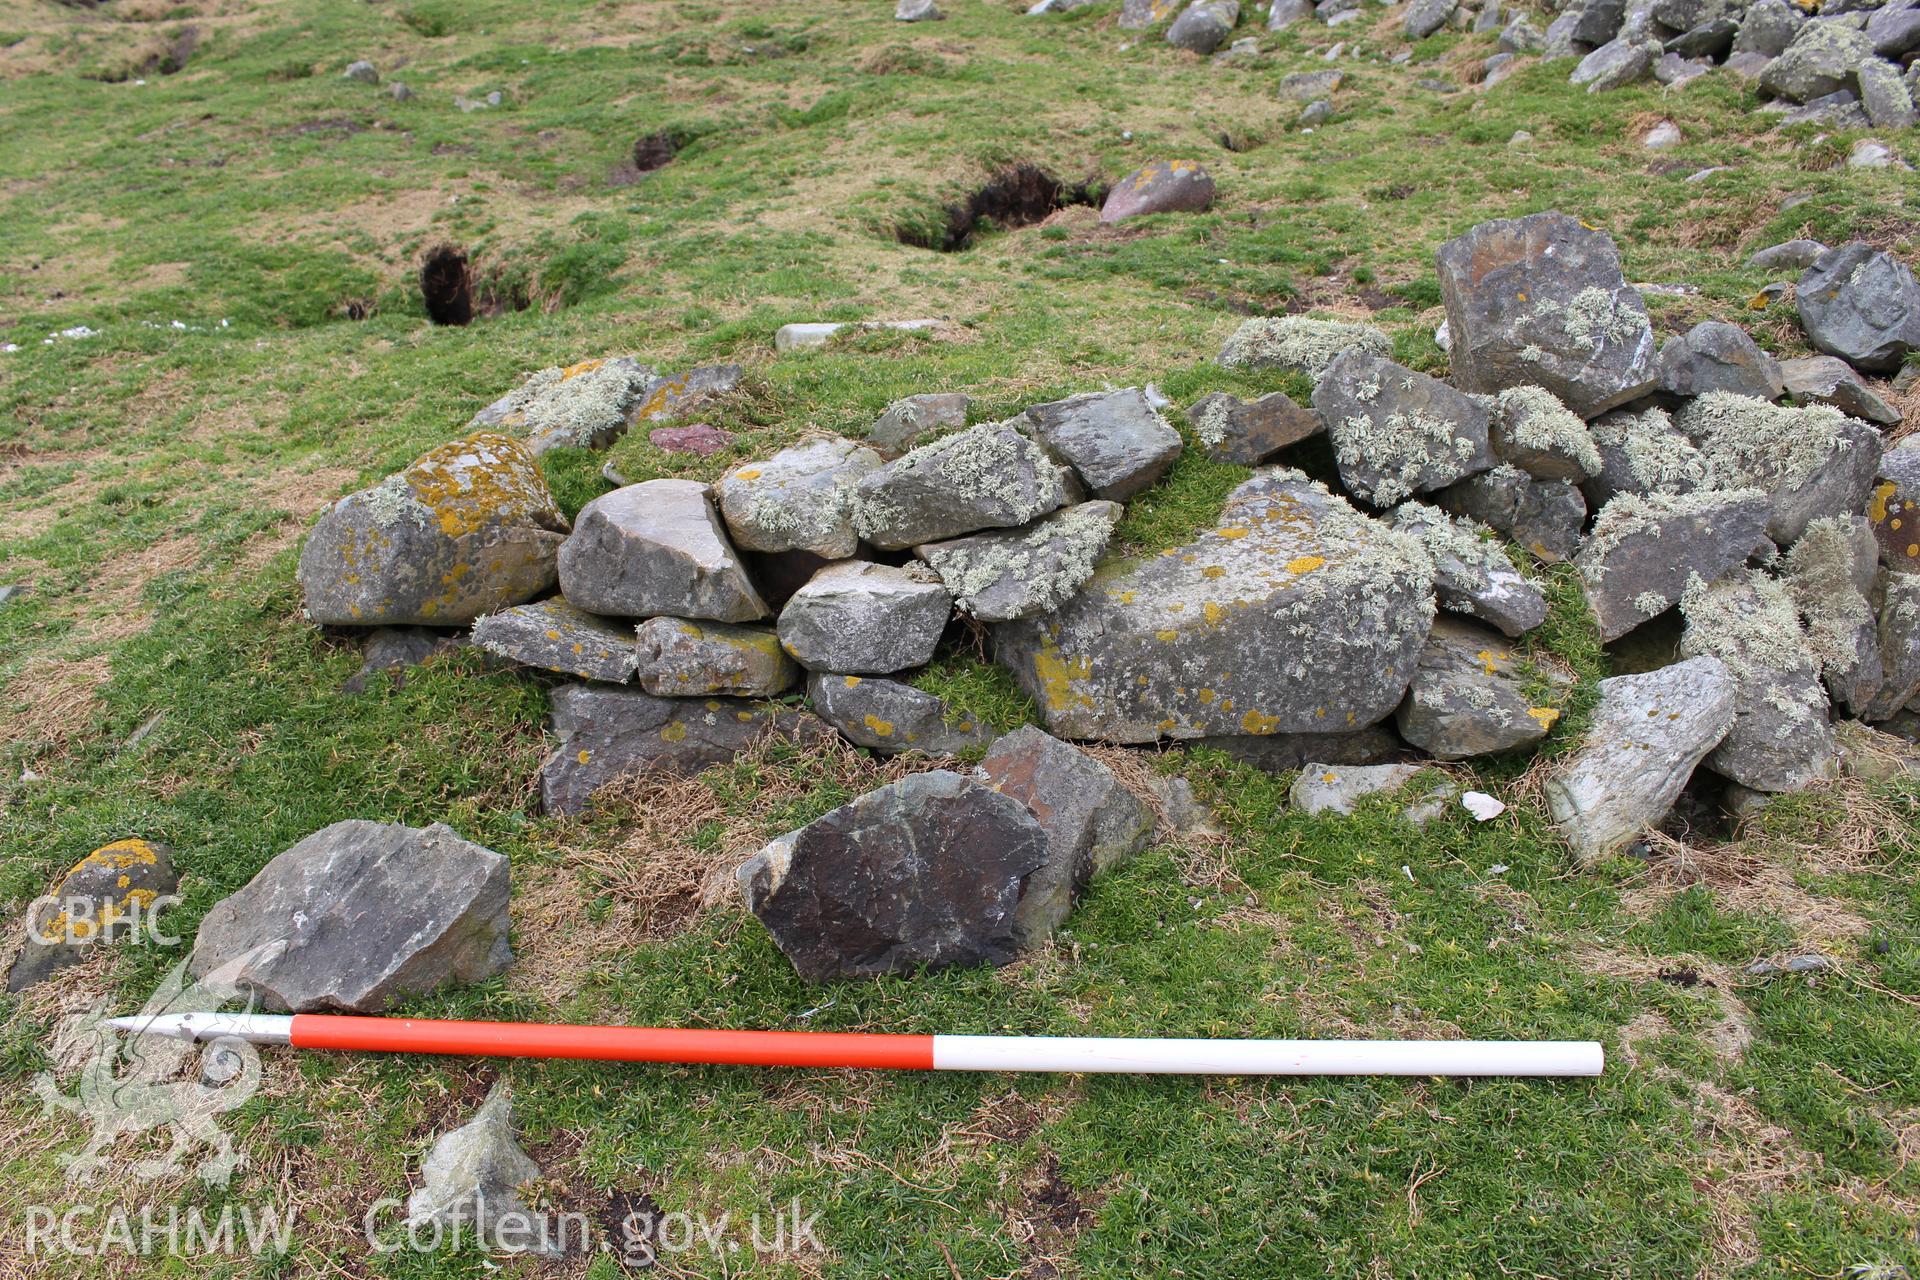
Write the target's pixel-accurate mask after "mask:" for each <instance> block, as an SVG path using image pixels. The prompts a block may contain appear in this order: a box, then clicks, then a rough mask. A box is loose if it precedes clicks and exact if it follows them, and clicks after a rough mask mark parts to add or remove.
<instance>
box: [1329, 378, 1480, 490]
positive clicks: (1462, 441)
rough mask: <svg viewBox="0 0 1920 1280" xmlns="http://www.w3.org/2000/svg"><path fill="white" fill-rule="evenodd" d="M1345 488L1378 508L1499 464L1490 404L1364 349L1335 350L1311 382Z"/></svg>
mask: <svg viewBox="0 0 1920 1280" xmlns="http://www.w3.org/2000/svg"><path fill="white" fill-rule="evenodd" d="M1313 407H1314V410H1315V411H1316V412H1317V413H1319V415H1320V417H1321V418H1322V419H1323V420H1324V421H1325V422H1326V424H1327V435H1328V436H1329V437H1330V438H1331V439H1332V441H1333V450H1334V461H1335V462H1336V463H1337V465H1338V466H1339V468H1340V480H1341V482H1342V483H1343V484H1344V485H1345V486H1346V488H1347V491H1348V492H1350V493H1352V494H1354V495H1355V496H1356V497H1358V498H1360V499H1361V500H1362V501H1364V502H1369V503H1372V504H1373V505H1374V506H1377V507H1390V506H1392V505H1394V504H1395V503H1397V502H1399V501H1401V500H1402V499H1404V498H1408V497H1411V496H1412V495H1414V494H1416V493H1427V492H1429V491H1431V490H1434V489H1439V488H1443V487H1444V486H1446V485H1449V484H1452V483H1453V482H1454V481H1456V480H1459V479H1462V478H1463V477H1466V476H1470V475H1472V474H1474V473H1475V472H1478V471H1485V470H1487V469H1489V468H1490V467H1492V466H1493V465H1494V457H1493V451H1492V448H1491V447H1490V445H1489V443H1488V438H1487V411H1486V410H1485V409H1484V408H1483V407H1481V406H1480V405H1479V404H1477V403H1475V402H1474V401H1473V400H1471V399H1469V398H1468V397H1466V396H1464V395H1462V394H1460V393H1459V392H1458V391H1455V390H1454V389H1453V388H1452V387H1450V386H1448V385H1447V384H1446V383H1444V382H1441V381H1439V380H1438V379H1435V378H1429V377H1428V376H1427V375H1426V374H1424V373H1415V372H1414V371H1413V370H1411V369H1408V368H1406V367H1405V366H1403V365H1398V364H1395V363H1394V362H1393V361H1391V360H1388V359H1385V358H1383V357H1380V356H1376V355H1371V354H1369V353H1367V352H1365V351H1352V350H1350V351H1346V352H1343V353H1342V354H1341V355H1339V356H1338V357H1336V358H1335V359H1334V361H1333V363H1332V364H1330V365H1328V366H1327V371H1326V373H1325V374H1324V375H1322V376H1321V378H1320V381H1319V383H1318V384H1317V385H1316V386H1315V387H1314V389H1313Z"/></svg>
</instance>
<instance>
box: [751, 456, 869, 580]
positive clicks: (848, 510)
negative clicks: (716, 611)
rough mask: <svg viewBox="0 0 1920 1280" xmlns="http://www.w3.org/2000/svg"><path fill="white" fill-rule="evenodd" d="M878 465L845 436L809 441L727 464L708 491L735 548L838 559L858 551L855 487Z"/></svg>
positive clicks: (858, 536)
mask: <svg viewBox="0 0 1920 1280" xmlns="http://www.w3.org/2000/svg"><path fill="white" fill-rule="evenodd" d="M881 465H882V463H881V459H880V455H879V454H878V453H875V452H874V451H873V450H872V449H869V448H867V447H866V446H865V445H859V444H855V443H854V442H853V441H851V440H838V439H818V440H808V441H805V442H804V443H801V444H797V445H794V446H793V447H792V448H790V449H782V450H781V451H780V452H778V453H776V454H774V455H773V456H772V457H771V458H768V459H767V460H766V461H764V462H749V463H744V464H742V465H740V466H737V467H735V468H733V469H732V470H731V471H728V472H727V473H726V474H725V475H723V476H721V477H720V478H719V479H718V480H716V481H714V484H713V497H714V500H715V501H716V502H718V503H719V504H720V515H721V517H722V518H723V519H725V520H726V522H727V532H728V533H730V534H732V535H733V545H734V546H736V547H740V548H742V549H744V550H747V551H805V552H809V553H810V554H812V555H816V556H822V557H824V558H826V559H828V560H844V559H846V558H847V557H848V556H850V555H852V554H853V553H854V552H856V551H858V550H859V549H860V535H859V534H857V533H855V532H854V531H853V486H854V485H856V484H858V483H859V481H860V479H861V477H863V476H865V475H867V474H868V473H870V472H873V471H878V470H879V469H880V467H881Z"/></svg>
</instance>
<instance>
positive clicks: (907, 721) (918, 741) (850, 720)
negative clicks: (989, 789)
mask: <svg viewBox="0 0 1920 1280" xmlns="http://www.w3.org/2000/svg"><path fill="white" fill-rule="evenodd" d="M807 702H808V704H809V705H810V706H812V708H813V710H814V712H815V714H817V715H818V716H819V717H820V718H821V719H822V720H825V721H826V722H827V723H828V724H830V725H832V726H833V727H834V728H835V729H837V730H839V732H840V736H841V737H843V738H845V739H846V740H847V741H848V742H851V743H853V744H854V745H855V746H856V747H865V748H867V749H868V750H869V751H876V752H878V753H880V754H881V755H883V756H893V755H900V754H901V753H903V752H907V751H919V752H922V753H923V754H925V755H930V756H952V755H959V754H960V753H961V752H962V751H966V750H969V749H971V748H973V747H984V746H986V745H987V743H989V742H991V741H992V740H993V730H992V729H990V728H989V727H987V726H986V725H983V724H980V723H978V722H977V721H974V720H971V719H969V718H967V717H965V716H956V715H954V714H953V712H952V710H951V709H950V708H949V707H948V706H947V704H946V703H945V702H943V701H942V700H941V699H939V698H938V697H935V696H934V695H933V694H931V693H928V692H926V691H925V690H924V689H916V688H914V687H913V686H912V685H910V684H904V683H902V682H901V681H898V680H887V679H883V678H881V677H879V676H836V675H827V674H825V673H821V672H816V673H815V674H813V675H811V676H809V677H807Z"/></svg>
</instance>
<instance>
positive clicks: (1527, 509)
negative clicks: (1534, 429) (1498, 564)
mask: <svg viewBox="0 0 1920 1280" xmlns="http://www.w3.org/2000/svg"><path fill="white" fill-rule="evenodd" d="M1433 500H1434V502H1435V503H1436V504H1437V505H1439V506H1440V507H1443V508H1445V509H1446V510H1447V511H1450V512H1452V513H1453V514H1454V515H1456V516H1462V517H1464V518H1466V519H1468V520H1474V521H1478V522H1479V523H1481V524H1484V525H1486V526H1487V527H1489V528H1491V529H1493V530H1494V531H1495V532H1498V533H1502V534H1505V535H1506V536H1507V537H1509V538H1511V539H1513V540H1514V541H1515V542H1517V543H1519V544H1520V545H1521V546H1523V547H1525V548H1526V549H1527V550H1528V551H1530V552H1532V553H1533V554H1534V555H1535V556H1536V557H1538V558H1539V559H1541V560H1548V561H1561V560H1571V559H1573V555H1574V552H1576V551H1578V550H1579V548H1580V535H1581V530H1582V529H1583V528H1585V526H1586V523H1587V503H1586V499H1585V498H1583V497H1581V495H1580V490H1578V489H1576V488H1574V487H1573V486H1572V485H1571V484H1568V483H1567V482H1566V481H1564V480H1535V479H1534V478H1533V477H1532V476H1530V475H1528V474H1527V473H1526V472H1524V471H1522V470H1520V468H1518V467H1510V466H1498V467H1495V468H1494V469H1493V470H1491V471H1483V472H1481V473H1480V474H1479V475H1477V476H1469V477H1467V478H1466V479H1465V480H1462V481H1461V482H1460V483H1458V484H1451V485H1448V486H1447V487H1446V488H1444V489H1442V490H1440V492H1438V493H1436V494H1434V495H1433Z"/></svg>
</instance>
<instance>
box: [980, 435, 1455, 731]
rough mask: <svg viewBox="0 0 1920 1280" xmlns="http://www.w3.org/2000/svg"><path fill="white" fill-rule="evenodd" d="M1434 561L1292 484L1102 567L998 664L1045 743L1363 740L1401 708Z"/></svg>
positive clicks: (1026, 622)
mask: <svg viewBox="0 0 1920 1280" xmlns="http://www.w3.org/2000/svg"><path fill="white" fill-rule="evenodd" d="M1432 575H1433V566H1432V562H1431V561H1430V560H1429V559H1428V557H1427V555H1426V553H1425V552H1424V551H1423V550H1422V549H1421V548H1420V546H1419V544H1418V543H1417V542H1414V541H1413V540H1412V539H1409V538H1406V537H1404V536H1403V535H1400V534H1396V533H1394V532H1393V531H1391V530H1389V529H1388V528H1387V527H1386V526H1384V525H1382V524H1380V523H1378V522H1377V521H1373V520H1369V519H1367V518H1365V517H1363V516H1361V515H1359V514H1358V513H1357V512H1355V511H1354V510H1353V509H1352V508H1351V507H1349V506H1348V505H1347V504H1346V503H1345V502H1343V501H1341V500H1340V499H1339V498H1336V497H1334V496H1332V495H1331V494H1329V493H1328V492H1327V491H1326V490H1325V489H1324V488H1323V487H1321V486H1320V485H1317V484H1313V483H1311V482H1309V481H1308V480H1306V478H1305V477H1303V476H1301V475H1300V474H1299V473H1297V472H1285V471H1275V472H1270V473H1267V474H1264V475H1261V476H1257V477H1255V478H1254V479H1252V480H1249V481H1247V482H1246V483H1245V484H1243V485H1241V486H1240V487H1239V488H1238V489H1235V490H1234V491H1233V493H1232V494H1230V495H1229V496H1228V499H1227V503H1226V506H1225V508H1224V510H1223V511H1222V512H1221V515H1220V520H1219V524H1218V525H1217V526H1216V527H1215V528H1214V529H1212V530H1210V531H1209V532H1207V533H1205V534H1203V535H1202V536H1201V537H1200V538H1198V539H1196V540H1195V541H1194V542H1192V543H1190V544H1188V545H1187V546H1184V547H1174V548H1169V549H1168V550H1166V551H1164V552H1162V553H1161V554H1159V555H1150V556H1145V557H1140V558H1136V559H1132V560H1126V561H1119V562H1115V563H1111V564H1108V565H1106V566H1103V567H1102V568H1101V569H1100V570H1098V571H1097V572H1096V573H1095V574H1094V576H1093V577H1092V578H1091V579H1090V580H1089V581H1088V582H1087V584H1086V585H1085V586H1083V587H1082V588H1081V589H1080V590H1079V591H1078V592H1076V593H1075V594H1074V595H1073V597H1072V598H1070V599H1069V600H1068V601H1067V602H1066V603H1065V604H1063V605H1062V606H1061V607H1060V609H1059V611H1058V612H1057V613H1055V614H1053V615H1051V616H1049V617H1041V618H1031V619H1023V620H1021V621H1019V622H1012V623H1006V624H1003V625H1001V626H999V627H997V628H995V631H994V641H995V650H996V657H997V658H998V660H999V661H1000V662H1002V663H1003V664H1004V665H1006V666H1007V667H1008V668H1009V669H1010V670H1011V671H1012V672H1013V674H1014V677H1015V679H1017V680H1018V681H1019V682H1020V685H1021V687H1022V688H1024V689H1026V690H1027V692H1028V693H1030V694H1032V695H1033V697H1034V698H1035V699H1036V700H1037V701H1038V702H1039V704H1040V708H1041V713H1042V714H1043V715H1044V717H1045V718H1046V721H1047V727H1048V729H1049V730H1050V731H1051V732H1053V733H1054V734H1055V735H1056V736H1059V737H1064V738H1079V739H1103V740H1106V741H1111V742H1152V741H1155V740H1156V739H1159V738H1163V737H1166V738H1201V737H1214V736H1220V735H1227V734H1251V735H1257V736H1258V735H1266V734H1271V733H1298V732H1308V731H1327V730H1334V729H1361V728H1365V727H1366V726H1368V725H1370V724H1373V723H1374V722H1376V721H1378V720H1380V719H1382V718H1383V717H1385V716H1386V715H1387V714H1388V713H1389V712H1390V711H1392V709H1393V707H1394V706H1395V705H1397V704H1398V702H1399V701H1400V695H1401V694H1402V693H1403V692H1404V691H1405V689H1406V685H1407V681H1408V680H1409V679H1410V678H1411V676H1412V673H1413V667H1414V663H1415V661H1416V659H1417V658H1418V656H1419V651H1420V646H1421V645H1422V644H1423V643H1425V641H1426V636H1427V628H1428V625H1429V623H1430V621H1431V619H1432V609H1433V603H1432V601H1433V596H1432Z"/></svg>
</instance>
